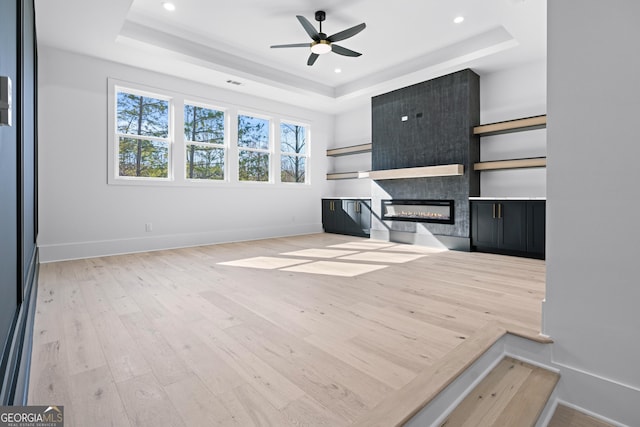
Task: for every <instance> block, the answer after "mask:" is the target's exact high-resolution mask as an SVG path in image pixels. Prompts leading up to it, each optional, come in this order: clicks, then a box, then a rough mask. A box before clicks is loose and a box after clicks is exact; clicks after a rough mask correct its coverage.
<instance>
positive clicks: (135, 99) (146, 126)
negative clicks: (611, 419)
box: [116, 90, 171, 178]
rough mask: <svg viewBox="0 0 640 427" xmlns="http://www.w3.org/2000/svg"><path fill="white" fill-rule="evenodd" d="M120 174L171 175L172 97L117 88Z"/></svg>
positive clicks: (154, 176)
mask: <svg viewBox="0 0 640 427" xmlns="http://www.w3.org/2000/svg"><path fill="white" fill-rule="evenodd" d="M116 98H117V106H116V115H117V119H116V120H117V130H116V137H117V146H118V148H117V149H118V156H117V157H118V176H121V177H139V178H169V148H170V139H169V135H170V134H171V133H170V132H171V131H170V129H169V110H170V108H169V100H167V99H162V98H161V97H155V95H154V96H147V95H142V94H139V93H133V92H128V91H123V90H118V91H117V94H116Z"/></svg>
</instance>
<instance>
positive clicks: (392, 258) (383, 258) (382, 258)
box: [339, 252, 426, 264]
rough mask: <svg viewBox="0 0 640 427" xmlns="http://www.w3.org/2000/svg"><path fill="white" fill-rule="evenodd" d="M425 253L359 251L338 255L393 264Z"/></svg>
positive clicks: (410, 259) (352, 259) (344, 257)
mask: <svg viewBox="0 0 640 427" xmlns="http://www.w3.org/2000/svg"><path fill="white" fill-rule="evenodd" d="M424 256H426V255H420V254H402V253H392V252H360V253H357V254H353V255H347V256H343V257H340V258H339V259H348V260H349V261H369V262H390V263H394V264H398V263H403V262H409V261H414V260H416V259H419V258H422V257H424Z"/></svg>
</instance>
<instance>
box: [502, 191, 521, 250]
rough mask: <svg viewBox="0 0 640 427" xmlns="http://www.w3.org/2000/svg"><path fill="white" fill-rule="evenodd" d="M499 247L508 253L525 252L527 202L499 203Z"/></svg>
mask: <svg viewBox="0 0 640 427" xmlns="http://www.w3.org/2000/svg"><path fill="white" fill-rule="evenodd" d="M496 205H497V217H498V221H499V225H498V230H499V231H500V237H499V246H500V248H502V249H506V250H510V251H522V252H524V251H526V250H527V202H499V203H496Z"/></svg>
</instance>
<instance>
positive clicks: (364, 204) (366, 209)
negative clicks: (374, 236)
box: [358, 200, 371, 236]
mask: <svg viewBox="0 0 640 427" xmlns="http://www.w3.org/2000/svg"><path fill="white" fill-rule="evenodd" d="M358 210H359V211H360V228H361V229H362V232H363V233H364V234H365V236H369V235H370V233H371V200H360V206H359V208H358Z"/></svg>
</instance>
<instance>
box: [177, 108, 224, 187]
mask: <svg viewBox="0 0 640 427" xmlns="http://www.w3.org/2000/svg"><path fill="white" fill-rule="evenodd" d="M224 123H225V117H224V111H219V110H214V109H211V108H206V107H200V106H197V105H192V104H185V106H184V141H185V146H186V147H185V148H186V155H185V159H186V170H185V176H186V178H187V179H212V180H224V179H225V159H226V146H225V135H224V133H225V129H224Z"/></svg>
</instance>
